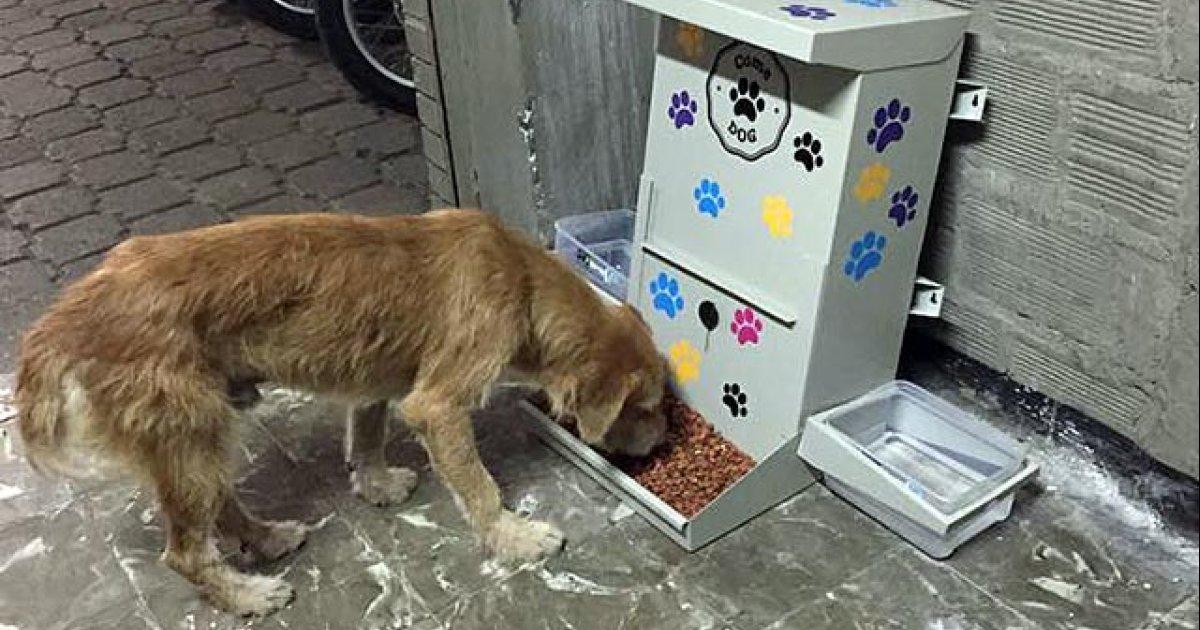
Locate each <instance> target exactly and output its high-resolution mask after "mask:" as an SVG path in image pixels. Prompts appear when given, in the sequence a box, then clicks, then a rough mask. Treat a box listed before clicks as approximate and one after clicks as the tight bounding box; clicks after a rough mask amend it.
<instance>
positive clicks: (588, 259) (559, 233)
mask: <svg viewBox="0 0 1200 630" xmlns="http://www.w3.org/2000/svg"><path fill="white" fill-rule="evenodd" d="M633 217H634V214H633V211H632V210H605V211H600V212H590V213H588V214H580V215H575V216H570V217H564V218H562V219H559V220H558V221H555V223H554V250H555V251H556V252H558V254H559V255H560V256H562V257H563V259H565V260H566V261H567V262H568V263H569V264H571V266H573V267H575V268H576V269H578V270H579V272H580V273H582V274H583V275H584V277H586V278H587V279H588V280H590V281H591V282H592V283H593V284H595V285H596V286H598V287H600V288H601V289H603V290H604V292H605V293H608V294H609V295H611V296H613V297H614V298H616V299H618V300H620V301H622V302H623V301H625V295H626V293H627V291H628V286H629V264H630V259H631V255H632V252H631V247H632V241H633Z"/></svg>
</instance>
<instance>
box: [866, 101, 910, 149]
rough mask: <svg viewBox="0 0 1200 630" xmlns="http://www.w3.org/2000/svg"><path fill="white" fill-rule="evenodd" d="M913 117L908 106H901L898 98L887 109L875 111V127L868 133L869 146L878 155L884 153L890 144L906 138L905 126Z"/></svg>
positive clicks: (882, 108)
mask: <svg viewBox="0 0 1200 630" xmlns="http://www.w3.org/2000/svg"><path fill="white" fill-rule="evenodd" d="M911 117H912V111H911V110H909V108H908V105H901V104H900V99H898V98H894V99H892V100H891V102H889V103H888V104H887V107H880V108H879V109H877V110H875V120H874V121H872V122H874V126H873V127H872V128H871V130H870V131H868V132H867V144H869V145H871V146H873V147H875V152H876V153H883V150H884V149H886V148H888V145H889V144H891V143H893V142H898V141H899V140H900V139H901V138H903V137H904V124H905V123H907V122H908V119H909V118H911Z"/></svg>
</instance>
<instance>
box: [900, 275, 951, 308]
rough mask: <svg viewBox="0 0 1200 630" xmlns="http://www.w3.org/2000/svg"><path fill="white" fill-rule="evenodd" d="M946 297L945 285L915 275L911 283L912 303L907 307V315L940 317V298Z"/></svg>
mask: <svg viewBox="0 0 1200 630" xmlns="http://www.w3.org/2000/svg"><path fill="white" fill-rule="evenodd" d="M945 297H946V287H943V286H942V285H940V284H938V283H936V282H934V281H933V280H930V279H929V278H925V277H923V276H917V281H916V283H914V284H913V296H912V304H910V305H909V307H908V314H909V315H916V316H917V317H941V315H942V300H944V299H945Z"/></svg>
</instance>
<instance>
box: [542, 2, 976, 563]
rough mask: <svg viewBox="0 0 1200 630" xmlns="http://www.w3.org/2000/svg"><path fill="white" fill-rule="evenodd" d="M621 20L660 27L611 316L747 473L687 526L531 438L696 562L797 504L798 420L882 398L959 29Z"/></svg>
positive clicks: (934, 24)
mask: <svg viewBox="0 0 1200 630" xmlns="http://www.w3.org/2000/svg"><path fill="white" fill-rule="evenodd" d="M628 1H629V2H630V3H631V4H634V5H638V6H641V7H644V8H646V9H649V10H651V11H654V12H656V13H658V14H659V16H660V17H659V25H658V34H657V51H656V52H657V56H656V63H655V70H654V84H653V91H652V96H651V99H652V100H651V105H650V123H649V127H648V131H647V141H646V154H645V163H644V166H643V173H642V178H641V182H640V186H639V190H638V203H637V211H636V214H635V221H634V233H633V238H632V239H631V241H632V246H631V247H632V251H631V252H630V266H631V269H630V272H629V281H628V292H627V296H626V298H625V301H626V302H628V303H630V304H632V305H633V306H634V307H636V308H637V309H638V310H639V311H640V312H641V313H642V315H643V317H644V318H645V319H646V321H647V323H648V324H649V325H650V327H651V328H652V330H653V334H654V339H655V342H656V343H657V344H658V346H659V348H660V349H661V350H662V352H663V353H664V354H665V355H666V356H667V357H668V358H669V360H670V363H671V366H672V370H673V372H674V373H673V384H674V387H675V390H676V391H677V393H678V394H679V396H680V398H682V399H683V401H684V402H686V403H687V404H688V405H690V406H691V407H692V408H693V409H695V410H696V411H699V412H700V413H701V414H703V415H704V417H705V418H706V419H707V420H708V421H709V422H711V423H712V424H713V425H714V426H715V428H716V429H717V430H718V431H720V432H721V433H722V434H723V435H724V436H725V437H726V438H727V439H729V440H730V441H732V442H733V443H735V444H736V445H737V446H738V447H739V448H740V449H741V450H742V451H744V452H745V453H747V454H748V455H750V456H751V457H753V458H754V459H755V461H756V462H757V467H756V468H754V469H753V470H752V471H751V472H750V473H748V474H747V475H746V476H745V477H743V478H742V479H741V480H740V481H738V482H737V483H735V484H734V485H732V486H731V487H729V488H728V489H727V490H726V491H725V492H724V493H723V494H722V495H721V496H719V497H718V498H717V499H716V500H714V501H713V502H712V503H710V504H709V505H708V507H706V508H705V509H704V510H702V511H701V512H700V513H699V514H697V515H696V516H694V517H693V518H691V519H685V518H683V517H682V516H681V515H679V514H678V513H676V512H674V510H672V509H670V508H669V507H667V506H665V504H663V503H662V502H661V501H657V499H656V498H655V497H652V496H649V493H648V492H647V491H645V489H643V488H641V487H640V486H638V485H637V484H636V482H634V481H633V480H632V479H631V478H629V477H627V476H625V475H624V474H623V473H621V472H620V471H619V470H617V469H616V468H615V467H612V466H610V465H608V464H607V462H605V461H604V460H603V459H602V458H599V457H594V453H591V452H590V451H589V450H588V449H587V448H586V447H584V446H582V445H581V444H580V443H579V442H578V441H577V440H574V439H573V438H571V437H570V435H569V434H567V433H566V432H565V431H561V430H559V428H558V427H556V426H552V423H549V422H548V421H546V420H545V419H544V418H543V422H541V423H539V426H540V427H541V428H542V430H543V433H544V435H545V436H546V437H547V440H548V441H549V442H550V443H551V445H553V446H555V448H557V449H558V450H559V451H560V452H562V453H563V454H564V455H566V456H567V457H569V458H571V459H572V460H573V461H575V462H576V463H577V464H579V465H580V466H581V467H583V468H584V470H586V471H588V472H589V473H591V474H592V475H593V476H594V477H596V478H597V479H598V480H599V481H600V482H601V483H603V484H604V485H606V486H607V487H609V488H610V489H612V490H613V491H614V492H617V493H618V494H621V495H622V496H623V497H624V498H626V499H627V500H629V501H630V502H631V505H634V507H635V508H636V509H638V510H639V511H640V512H642V514H643V515H645V516H646V517H647V518H649V519H650V520H651V521H652V522H654V523H655V524H656V525H657V526H658V527H659V528H660V529H662V530H663V531H664V532H666V533H667V534H668V535H670V536H671V537H672V538H674V539H675V540H676V541H678V542H679V543H680V544H681V545H683V546H685V547H686V548H688V549H695V548H698V547H700V546H703V545H704V544H706V543H708V542H710V541H712V540H714V539H716V538H717V537H719V536H721V535H722V534H724V533H726V532H728V531H730V530H732V529H733V528H735V527H737V526H738V525H740V524H742V523H744V522H745V521H747V520H749V519H750V518H752V517H754V516H755V515H757V514H758V513H760V512H762V511H763V510H766V509H768V508H770V507H772V506H774V505H775V504H777V503H778V502H780V501H782V500H783V499H786V498H787V497H789V496H791V495H793V494H795V493H796V492H798V491H800V490H803V489H804V488H805V487H807V486H809V485H810V484H811V483H813V474H812V473H811V472H810V469H809V468H808V467H807V466H806V465H805V464H804V462H803V460H801V458H800V457H798V456H797V448H798V443H799V438H800V432H798V430H797V428H798V427H801V430H803V424H804V418H806V417H808V416H810V415H812V414H814V413H817V412H820V411H823V410H826V409H829V408H831V407H834V406H836V405H838V404H841V403H844V402H846V401H849V400H852V399H854V398H856V397H859V396H862V395H863V394H865V393H867V392H870V391H872V390H874V389H875V388H877V387H879V386H881V385H883V384H884V383H887V382H889V381H890V380H891V379H892V378H894V376H895V371H896V365H897V362H898V359H899V354H900V344H901V339H902V336H903V333H904V328H905V325H906V321H907V315H908V310H909V305H910V300H911V297H912V291H913V281H914V278H915V276H916V268H917V259H918V255H919V252H920V247H921V242H922V238H923V236H924V231H925V225H926V221H927V219H928V214H929V199H930V196H931V193H932V190H933V184H934V179H935V176H936V171H937V166H938V160H939V157H940V153H941V147H942V139H943V136H944V133H945V127H946V123H947V118H948V115H949V113H950V108H951V101H952V98H953V93H954V80H955V74H956V71H957V69H958V63H959V57H960V54H961V50H962V45H963V34H964V30H965V28H966V25H967V20H968V14H967V13H966V12H964V11H961V10H958V9H955V8H952V7H948V6H946V5H943V4H939V3H936V2H932V1H929V0H837V1H833V0H823V1H821V0H818V1H816V2H815V3H811V4H810V3H805V4H796V3H788V2H779V1H767V0H751V1H745V0H738V1H733V0H628ZM585 451H586V452H585Z"/></svg>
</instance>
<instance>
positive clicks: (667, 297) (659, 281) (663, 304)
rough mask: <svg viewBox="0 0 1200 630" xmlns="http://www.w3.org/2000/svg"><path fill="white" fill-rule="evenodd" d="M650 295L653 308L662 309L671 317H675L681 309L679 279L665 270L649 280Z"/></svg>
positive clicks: (681, 300)
mask: <svg viewBox="0 0 1200 630" xmlns="http://www.w3.org/2000/svg"><path fill="white" fill-rule="evenodd" d="M650 296H651V297H652V298H654V310H656V311H662V312H663V313H664V314H666V316H667V317H669V318H671V319H675V316H676V315H678V314H679V313H680V312H681V311H683V296H682V295H679V281H678V280H676V279H675V278H672V277H671V276H668V275H667V274H666V273H665V272H662V271H660V272H659V273H658V277H657V278H655V279H653V280H651V281H650Z"/></svg>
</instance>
